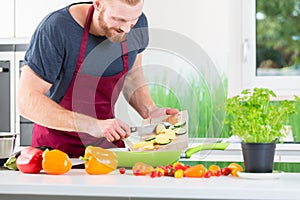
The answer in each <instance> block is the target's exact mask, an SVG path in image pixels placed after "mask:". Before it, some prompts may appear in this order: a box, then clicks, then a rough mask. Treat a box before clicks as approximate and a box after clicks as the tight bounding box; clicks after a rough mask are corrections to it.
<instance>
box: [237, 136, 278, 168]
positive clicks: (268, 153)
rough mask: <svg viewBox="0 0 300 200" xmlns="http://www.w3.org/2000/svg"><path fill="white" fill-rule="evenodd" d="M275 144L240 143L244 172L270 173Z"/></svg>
mask: <svg viewBox="0 0 300 200" xmlns="http://www.w3.org/2000/svg"><path fill="white" fill-rule="evenodd" d="M275 148H276V144H275V143H244V142H243V143H242V152H243V157H244V165H245V172H253V173H272V171H273V164H274V154H275Z"/></svg>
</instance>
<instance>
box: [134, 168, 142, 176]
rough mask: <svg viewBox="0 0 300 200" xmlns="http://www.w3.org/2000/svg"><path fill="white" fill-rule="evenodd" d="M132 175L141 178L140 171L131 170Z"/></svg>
mask: <svg viewBox="0 0 300 200" xmlns="http://www.w3.org/2000/svg"><path fill="white" fill-rule="evenodd" d="M133 174H134V175H135V176H141V171H140V170H139V169H137V170H133Z"/></svg>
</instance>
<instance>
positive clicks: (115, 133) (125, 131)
mask: <svg viewBox="0 0 300 200" xmlns="http://www.w3.org/2000/svg"><path fill="white" fill-rule="evenodd" d="M98 129H99V130H100V131H99V132H98V131H97V132H96V134H95V133H93V136H94V137H105V138H106V139H107V140H108V141H109V142H113V141H116V140H120V139H123V138H127V137H129V136H130V127H129V126H128V125H127V124H126V123H124V122H122V121H121V120H119V119H116V118H115V119H107V120H99V121H98Z"/></svg>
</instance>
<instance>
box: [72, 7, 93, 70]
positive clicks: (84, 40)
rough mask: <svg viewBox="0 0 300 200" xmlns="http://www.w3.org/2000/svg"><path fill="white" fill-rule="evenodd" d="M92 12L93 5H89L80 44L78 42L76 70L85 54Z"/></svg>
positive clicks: (78, 68) (79, 68) (79, 67)
mask: <svg viewBox="0 0 300 200" xmlns="http://www.w3.org/2000/svg"><path fill="white" fill-rule="evenodd" d="M93 13H94V6H93V5H91V7H90V8H89V11H88V15H87V18H86V22H85V24H84V30H83V36H82V38H81V44H80V51H79V54H78V58H77V64H76V71H80V70H81V65H82V63H83V61H84V56H85V52H86V46H87V42H88V39H89V31H90V27H91V22H92V18H93Z"/></svg>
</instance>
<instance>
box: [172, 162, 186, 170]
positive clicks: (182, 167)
mask: <svg viewBox="0 0 300 200" xmlns="http://www.w3.org/2000/svg"><path fill="white" fill-rule="evenodd" d="M173 168H174V169H175V170H176V171H177V170H179V169H182V170H183V171H184V170H185V169H186V168H187V167H186V166H184V164H183V163H180V162H175V163H174V164H173Z"/></svg>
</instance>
